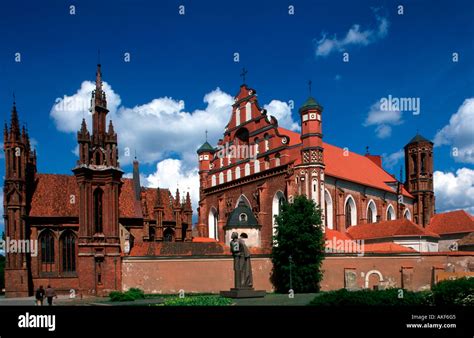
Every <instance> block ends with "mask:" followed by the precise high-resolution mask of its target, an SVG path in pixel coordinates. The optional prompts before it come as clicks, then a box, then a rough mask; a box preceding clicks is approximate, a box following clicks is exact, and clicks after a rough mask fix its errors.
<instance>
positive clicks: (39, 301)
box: [35, 285, 44, 306]
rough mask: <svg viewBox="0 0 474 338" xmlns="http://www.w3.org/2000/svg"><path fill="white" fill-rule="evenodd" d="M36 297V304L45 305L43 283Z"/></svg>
mask: <svg viewBox="0 0 474 338" xmlns="http://www.w3.org/2000/svg"><path fill="white" fill-rule="evenodd" d="M35 298H36V306H43V300H44V289H43V285H40V287H39V288H38V289H37V290H36V294H35Z"/></svg>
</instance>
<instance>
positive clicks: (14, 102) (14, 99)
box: [13, 92, 16, 106]
mask: <svg viewBox="0 0 474 338" xmlns="http://www.w3.org/2000/svg"><path fill="white" fill-rule="evenodd" d="M13 105H14V106H16V97H15V92H13Z"/></svg>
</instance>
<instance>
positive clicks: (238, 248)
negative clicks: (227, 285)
mask: <svg viewBox="0 0 474 338" xmlns="http://www.w3.org/2000/svg"><path fill="white" fill-rule="evenodd" d="M246 238H248V236H247V234H246V233H242V234H241V235H240V238H239V234H238V233H237V232H233V233H232V235H231V239H232V240H231V241H230V243H229V244H230V252H231V253H232V256H233V258H234V288H232V289H230V291H221V293H220V294H221V296H223V297H230V298H256V297H265V290H254V289H253V277H252V265H251V264H250V250H249V248H248V247H247V245H246V244H245V239H246Z"/></svg>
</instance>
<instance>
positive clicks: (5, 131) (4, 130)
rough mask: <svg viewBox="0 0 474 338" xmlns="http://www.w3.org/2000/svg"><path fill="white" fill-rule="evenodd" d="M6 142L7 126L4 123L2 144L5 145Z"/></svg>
mask: <svg viewBox="0 0 474 338" xmlns="http://www.w3.org/2000/svg"><path fill="white" fill-rule="evenodd" d="M7 141H8V124H7V122H6V121H5V127H4V129H3V142H4V143H6V142H7Z"/></svg>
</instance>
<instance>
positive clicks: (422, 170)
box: [421, 153, 426, 173]
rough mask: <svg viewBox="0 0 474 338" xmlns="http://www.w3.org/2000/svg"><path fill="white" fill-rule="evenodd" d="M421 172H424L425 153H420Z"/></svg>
mask: <svg viewBox="0 0 474 338" xmlns="http://www.w3.org/2000/svg"><path fill="white" fill-rule="evenodd" d="M421 172H422V173H424V172H426V154H425V153H422V154H421Z"/></svg>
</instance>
